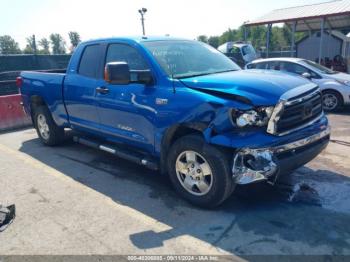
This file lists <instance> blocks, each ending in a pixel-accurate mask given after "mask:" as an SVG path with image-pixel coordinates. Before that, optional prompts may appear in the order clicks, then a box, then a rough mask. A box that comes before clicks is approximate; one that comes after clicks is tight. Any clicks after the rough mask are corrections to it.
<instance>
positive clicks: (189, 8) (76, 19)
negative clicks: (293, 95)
mask: <svg viewBox="0 0 350 262" xmlns="http://www.w3.org/2000/svg"><path fill="white" fill-rule="evenodd" d="M319 2H326V1H325V0H323V1H322V0H244V1H243V0H171V1H170V0H93V1H91V0H85V1H83V0H0V6H1V9H0V35H4V34H9V35H11V36H13V37H14V38H15V39H16V40H17V41H18V42H19V43H20V45H21V47H24V45H25V38H26V37H27V36H29V35H32V34H35V35H36V37H37V39H40V38H42V37H47V36H48V35H50V34H51V33H53V32H55V33H60V34H62V35H63V36H64V37H65V38H66V39H67V38H68V36H67V33H68V32H69V31H78V32H79V33H80V34H81V36H82V38H83V40H87V39H91V38H98V37H107V36H118V35H138V34H140V33H141V25H140V15H139V13H138V12H137V10H138V9H139V8H140V7H146V8H147V9H148V12H147V13H146V21H145V23H146V33H147V34H149V35H165V34H170V35H171V36H180V37H186V38H192V39H193V38H195V37H196V36H198V35H200V34H206V35H219V34H221V33H222V32H224V31H225V30H227V28H229V27H230V28H237V27H238V26H240V25H241V24H242V23H243V22H244V21H248V20H253V19H255V18H257V17H259V16H261V15H264V14H265V13H267V12H269V11H271V10H273V9H277V8H284V7H290V6H296V5H305V4H313V3H319Z"/></svg>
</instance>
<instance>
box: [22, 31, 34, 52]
mask: <svg viewBox="0 0 350 262" xmlns="http://www.w3.org/2000/svg"><path fill="white" fill-rule="evenodd" d="M26 41H27V45H26V47H25V48H24V50H23V53H24V54H35V53H36V51H37V50H36V41H35V36H34V35H32V36H29V37H27V38H26Z"/></svg>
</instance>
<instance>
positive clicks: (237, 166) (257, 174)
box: [232, 149, 278, 185]
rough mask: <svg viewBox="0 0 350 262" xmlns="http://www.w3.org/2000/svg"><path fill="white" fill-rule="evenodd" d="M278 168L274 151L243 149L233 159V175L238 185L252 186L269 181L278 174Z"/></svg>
mask: <svg viewBox="0 0 350 262" xmlns="http://www.w3.org/2000/svg"><path fill="white" fill-rule="evenodd" d="M277 169H278V166H277V163H276V161H275V157H274V154H273V152H272V151H270V150H267V149H264V150H258V149H243V150H241V151H239V152H238V153H237V154H236V155H235V157H234V159H233V167H232V174H233V179H234V180H235V181H236V183H237V184H242V185H244V184H250V183H254V182H258V181H262V180H267V179H268V178H269V177H271V176H273V175H274V174H275V173H276V172H277Z"/></svg>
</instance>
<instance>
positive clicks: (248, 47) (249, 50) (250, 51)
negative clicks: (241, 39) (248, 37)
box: [242, 45, 255, 55]
mask: <svg viewBox="0 0 350 262" xmlns="http://www.w3.org/2000/svg"><path fill="white" fill-rule="evenodd" d="M242 52H243V55H249V54H253V55H255V49H254V47H252V46H251V45H245V46H243V47H242Z"/></svg>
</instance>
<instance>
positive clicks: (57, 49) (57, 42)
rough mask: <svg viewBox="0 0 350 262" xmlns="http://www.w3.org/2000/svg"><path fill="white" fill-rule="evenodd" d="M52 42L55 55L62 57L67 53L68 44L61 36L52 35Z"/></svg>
mask: <svg viewBox="0 0 350 262" xmlns="http://www.w3.org/2000/svg"><path fill="white" fill-rule="evenodd" d="M50 40H51V45H52V53H53V54H55V55H56V54H57V55H60V54H65V53H66V42H65V41H64V39H63V37H62V36H61V35H60V34H51V35H50Z"/></svg>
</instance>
